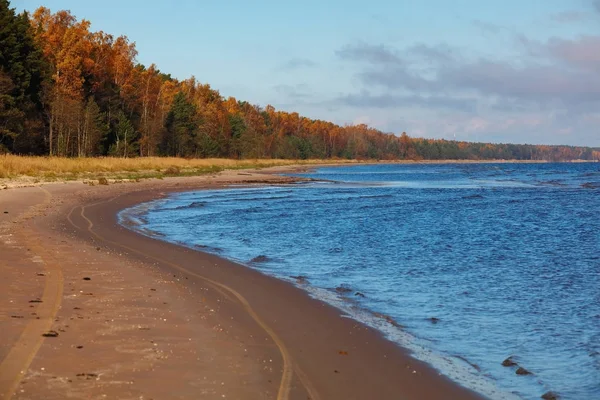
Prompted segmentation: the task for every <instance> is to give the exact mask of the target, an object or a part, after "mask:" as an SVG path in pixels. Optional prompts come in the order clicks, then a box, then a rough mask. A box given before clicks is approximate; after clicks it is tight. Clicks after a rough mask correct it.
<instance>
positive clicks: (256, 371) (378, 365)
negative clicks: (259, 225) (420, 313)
mask: <svg viewBox="0 0 600 400" xmlns="http://www.w3.org/2000/svg"><path fill="white" fill-rule="evenodd" d="M274 171H277V170H273V171H271V173H267V172H261V171H225V172H222V173H219V174H217V175H207V176H201V177H185V178H167V179H164V180H158V179H152V180H146V181H141V182H127V183H112V182H111V183H110V184H109V185H96V186H89V185H86V184H83V183H81V182H72V183H60V184H58V183H56V184H47V185H43V186H38V187H27V188H18V189H8V190H1V191H0V266H1V268H0V304H2V308H1V309H0V330H1V332H2V333H1V334H0V338H1V340H0V399H9V398H11V399H66V398H72V399H155V400H156V399H192V398H194V399H195V398H206V399H223V398H228V399H277V400H284V399H313V400H316V399H321V400H325V399H477V398H481V397H480V396H479V395H477V394H475V393H473V392H471V391H469V390H467V389H464V388H462V387H461V386H459V385H457V384H455V383H453V382H451V381H450V380H448V379H446V378H445V377H443V376H441V375H440V374H439V373H438V372H437V371H435V370H434V369H432V368H430V367H429V366H427V365H426V364H424V363H422V362H419V361H417V360H415V359H413V358H411V357H410V355H409V354H408V353H407V352H406V351H405V350H403V349H402V348H400V347H398V346H397V345H395V344H394V343H391V342H389V341H388V340H386V339H385V338H383V337H382V336H381V334H380V333H379V332H377V331H375V330H373V329H371V328H368V327H366V326H364V325H362V324H359V323H357V322H356V321H354V320H352V319H350V318H347V317H344V316H343V315H342V314H341V312H340V311H339V310H337V309H335V308H333V307H331V306H329V305H326V304H324V303H322V302H320V301H317V300H315V299H312V298H310V297H309V296H308V295H307V294H306V293H305V292H304V291H302V290H301V289H299V288H296V287H294V286H293V285H291V284H289V283H286V282H283V281H280V280H277V279H275V278H271V277H268V276H265V275H263V274H261V273H259V272H257V271H254V270H252V269H250V268H247V267H244V266H242V265H239V264H236V263H233V262H230V261H227V260H224V259H222V258H219V257H217V256H214V255H210V254H206V253H202V252H200V251H194V250H190V249H187V248H184V247H180V246H176V245H173V244H169V243H166V242H162V241H159V240H156V239H152V238H149V237H145V236H142V235H139V234H137V233H134V232H133V231H130V230H128V229H126V228H124V227H122V226H120V225H119V224H118V223H117V220H116V214H117V213H118V212H119V211H120V210H122V209H124V208H127V207H129V206H132V205H134V204H137V203H140V202H144V201H149V200H152V199H156V198H160V197H162V196H165V195H166V194H168V193H170V192H175V191H185V190H195V189H202V188H206V189H209V188H215V187H223V186H226V185H230V184H239V185H257V184H260V185H264V184H293V183H294V180H293V179H291V178H284V177H281V176H279V175H276V174H273V173H272V172H274Z"/></svg>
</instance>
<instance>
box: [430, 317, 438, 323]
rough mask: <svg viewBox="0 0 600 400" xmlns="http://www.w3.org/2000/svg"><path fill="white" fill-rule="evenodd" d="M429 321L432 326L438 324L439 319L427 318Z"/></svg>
mask: <svg viewBox="0 0 600 400" xmlns="http://www.w3.org/2000/svg"><path fill="white" fill-rule="evenodd" d="M429 321H431V323H432V324H437V323H438V322H440V319H439V318H436V317H431V318H429Z"/></svg>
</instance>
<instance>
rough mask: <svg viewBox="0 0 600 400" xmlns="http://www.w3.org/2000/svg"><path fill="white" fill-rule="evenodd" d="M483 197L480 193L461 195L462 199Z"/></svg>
mask: <svg viewBox="0 0 600 400" xmlns="http://www.w3.org/2000/svg"><path fill="white" fill-rule="evenodd" d="M483 198H484V197H483V196H482V195H480V194H472V195H470V196H463V199H483Z"/></svg>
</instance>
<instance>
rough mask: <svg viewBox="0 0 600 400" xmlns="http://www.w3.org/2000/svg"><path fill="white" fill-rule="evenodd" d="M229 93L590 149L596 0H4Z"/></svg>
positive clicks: (351, 116) (438, 131) (414, 131)
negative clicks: (81, 22) (40, 10)
mask: <svg viewBox="0 0 600 400" xmlns="http://www.w3.org/2000/svg"><path fill="white" fill-rule="evenodd" d="M11 5H12V6H13V7H15V8H16V9H17V11H22V10H28V11H33V10H35V9H36V8H37V7H39V6H45V7H48V8H49V9H50V10H51V11H53V12H55V11H58V10H70V11H71V12H72V14H73V15H75V16H76V17H77V18H78V19H87V20H89V21H91V23H92V30H94V31H97V30H102V31H105V32H107V33H111V34H113V35H115V36H118V35H126V36H127V37H128V38H129V39H130V40H131V41H132V42H135V43H136V48H137V50H138V58H137V60H138V62H140V63H142V64H144V65H150V64H152V63H154V64H156V65H157V67H158V68H159V69H160V70H161V71H162V72H165V73H170V74H171V75H172V76H173V77H175V78H178V79H186V78H189V77H190V76H192V75H193V76H195V77H196V79H197V80H198V81H200V82H202V83H208V84H210V85H211V87H212V88H213V89H216V90H218V91H219V92H220V93H221V95H223V96H225V97H229V96H234V97H236V98H237V99H239V100H246V101H248V102H250V103H253V104H258V105H261V106H263V107H264V106H266V105H268V104H270V105H273V106H274V107H276V108H278V109H282V110H285V111H296V112H298V113H300V114H301V115H304V116H307V117H310V118H314V119H323V120H328V121H333V122H336V123H339V124H354V123H366V124H368V125H370V126H373V127H375V128H377V129H380V130H383V131H384V132H390V133H395V134H400V133H401V132H403V131H405V132H407V133H408V134H409V135H410V136H415V137H426V138H445V139H456V140H467V141H482V142H494V143H500V142H504V143H506V142H510V143H532V144H568V145H586V146H598V147H600V0H486V1H482V0H453V1H450V0H411V1H408V0H405V1H402V0H395V1H393V0H369V1H355V0H320V1H316V0H303V1H289V2H288V1H280V0H277V1H275V0H273V1H271V0H255V1H247V0H229V1H218V0H198V1H194V0H179V1H171V2H165V1H152V0H145V1H142V0H119V1H115V0H103V1H81V0H12V1H11Z"/></svg>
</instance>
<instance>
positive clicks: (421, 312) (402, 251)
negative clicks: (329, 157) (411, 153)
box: [122, 163, 600, 399]
mask: <svg viewBox="0 0 600 400" xmlns="http://www.w3.org/2000/svg"><path fill="white" fill-rule="evenodd" d="M303 176H310V177H313V178H322V179H327V180H334V181H337V182H338V183H331V182H327V183H314V184H308V185H297V186H286V187H267V188H251V189H247V188H246V189H241V188H238V189H227V190H211V191H200V192H190V193H181V194H176V195H173V196H171V197H169V198H168V199H166V200H160V201H156V202H153V203H151V204H146V205H143V206H139V207H136V208H133V209H130V210H126V211H124V212H123V213H122V217H123V219H124V220H129V221H130V222H134V223H135V226H136V228H135V229H139V230H141V231H142V232H143V233H145V234H152V233H155V234H159V235H163V239H164V240H169V241H172V242H176V243H182V244H185V245H187V246H190V247H195V248H198V249H200V250H203V251H209V252H213V253H216V254H219V255H222V256H224V257H228V258H231V259H234V260H236V261H239V262H242V263H245V264H247V265H249V266H251V267H253V268H256V269H259V270H261V271H263V272H265V273H267V274H272V275H275V276H278V277H281V278H284V279H288V280H290V279H291V278H290V277H291V276H304V277H306V279H307V280H308V283H309V285H304V287H305V288H306V289H307V290H309V292H311V294H313V295H314V296H316V297H319V298H322V299H324V300H326V301H328V302H330V303H333V304H334V305H336V306H338V307H340V308H342V309H343V310H344V311H346V312H347V313H348V314H349V315H350V316H352V317H354V318H357V319H359V320H361V321H364V322H366V323H368V324H370V325H373V326H375V327H377V328H379V329H381V330H382V331H384V333H385V334H386V335H388V336H389V337H390V338H391V339H392V340H396V341H398V342H399V343H400V344H401V345H403V346H406V347H409V348H411V349H412V350H413V351H414V352H415V355H416V356H417V357H418V358H421V359H424V360H426V361H428V362H430V363H432V364H433V365H434V366H436V367H437V368H439V369H440V370H441V371H442V372H444V373H445V374H447V375H449V376H450V377H452V378H453V379H455V380H457V381H459V382H460V383H462V384H463V385H465V386H468V387H471V388H474V389H475V390H478V391H480V392H481V393H483V394H485V395H487V396H488V397H490V398H494V399H496V398H497V399H501V398H511V397H515V395H517V396H518V397H521V398H526V399H537V398H539V397H540V396H541V394H543V393H544V392H546V391H548V390H552V391H554V392H557V393H559V394H560V395H561V396H562V398H565V399H594V398H600V281H599V278H600V164H597V163H596V164H450V165H376V166H352V167H334V168H322V169H319V170H317V171H316V172H314V173H311V174H305V175H303ZM261 255H262V256H265V257H260V258H259V259H257V260H255V261H252V260H253V259H255V258H256V257H258V256H261ZM292 280H293V279H292ZM339 287H345V288H348V289H350V290H348V291H346V293H339V292H340V290H338V291H336V290H335V288H339ZM357 292H360V293H361V294H364V297H362V296H360V295H355V294H356V293H357ZM374 313H381V314H385V315H386V316H389V317H391V318H392V319H393V320H394V321H396V322H397V323H398V324H400V325H402V326H403V328H402V329H399V328H398V327H396V326H394V325H393V324H392V323H390V321H391V320H386V319H384V318H382V317H381V316H380V315H379V316H378V315H377V314H374ZM431 318H436V319H437V321H436V320H432V319H431ZM434 321H435V322H436V323H434ZM508 356H515V359H516V360H517V361H518V363H519V364H520V365H521V366H523V367H524V368H526V369H528V370H530V371H531V372H533V375H530V376H517V375H516V374H515V368H507V367H502V366H501V362H502V361H503V360H504V359H505V358H507V357H508Z"/></svg>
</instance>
